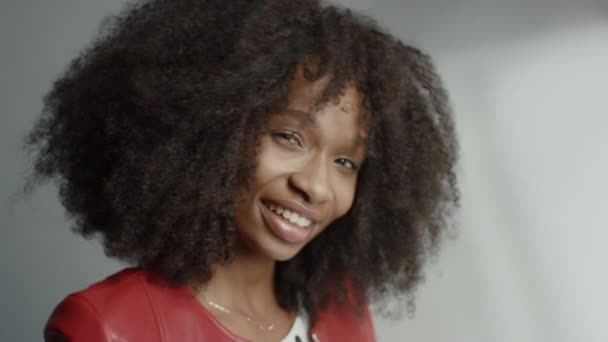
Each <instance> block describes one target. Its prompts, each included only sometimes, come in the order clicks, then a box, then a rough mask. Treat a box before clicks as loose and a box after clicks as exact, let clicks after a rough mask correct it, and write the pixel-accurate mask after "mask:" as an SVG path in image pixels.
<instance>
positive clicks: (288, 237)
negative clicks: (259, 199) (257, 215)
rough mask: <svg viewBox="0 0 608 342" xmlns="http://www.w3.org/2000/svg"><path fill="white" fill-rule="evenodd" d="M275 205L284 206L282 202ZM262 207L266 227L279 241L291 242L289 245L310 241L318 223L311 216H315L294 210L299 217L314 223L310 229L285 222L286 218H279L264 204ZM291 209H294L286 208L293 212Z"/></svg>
mask: <svg viewBox="0 0 608 342" xmlns="http://www.w3.org/2000/svg"><path fill="white" fill-rule="evenodd" d="M275 203H276V205H279V206H283V205H281V203H280V202H275ZM260 207H261V213H262V219H263V220H264V222H265V223H266V225H267V226H268V227H269V228H270V231H271V232H272V233H273V234H274V235H275V236H276V237H278V238H279V239H281V240H283V241H286V242H289V243H294V244H296V243H302V242H305V241H307V240H308V239H310V237H311V235H312V233H313V226H314V224H315V223H316V222H317V221H316V220H315V219H314V218H313V217H311V216H315V215H306V213H304V212H302V211H300V210H298V211H296V210H293V211H294V212H296V213H298V215H301V216H303V217H306V218H308V219H310V220H311V221H312V223H311V225H310V226H309V227H306V228H303V227H300V226H298V225H296V224H294V223H291V222H289V221H287V220H285V219H284V218H282V217H280V216H278V215H277V214H275V213H273V212H272V211H271V210H270V209H269V208H268V207H267V206H266V204H264V203H262V204H261V205H260ZM291 207H293V206H290V207H285V208H286V209H289V210H292V208H291Z"/></svg>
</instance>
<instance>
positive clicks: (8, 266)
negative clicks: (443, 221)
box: [0, 0, 608, 342]
mask: <svg viewBox="0 0 608 342" xmlns="http://www.w3.org/2000/svg"><path fill="white" fill-rule="evenodd" d="M336 2H340V3H342V4H344V5H347V6H351V7H353V8H355V9H359V10H362V11H364V12H365V13H367V14H369V15H371V16H373V17H375V18H377V19H378V20H379V21H380V22H381V23H383V24H384V25H385V26H387V27H388V28H389V29H390V30H391V31H392V32H393V33H395V34H396V35H398V36H399V37H401V38H402V39H403V40H404V41H405V42H406V43H411V44H414V45H417V46H420V47H422V48H423V49H425V50H427V51H428V52H430V53H431V55H433V56H434V58H435V60H436V64H437V67H438V69H439V71H440V73H441V74H442V75H443V77H444V79H445V83H446V86H447V88H448V90H449V91H450V93H451V95H452V103H453V107H454V110H455V113H456V120H457V125H458V131H459V135H460V140H461V147H462V162H461V165H460V170H461V175H462V176H461V180H462V187H463V189H462V192H463V208H462V211H461V214H460V217H459V236H458V238H457V239H456V240H450V241H447V242H446V243H445V244H444V249H443V250H442V252H441V253H440V254H439V256H438V257H437V260H436V262H435V263H434V264H433V265H431V266H430V268H429V271H428V276H427V281H426V282H425V283H424V284H422V285H421V287H420V289H419V291H418V301H417V312H416V316H415V317H414V318H413V319H407V318H406V317H404V318H403V319H401V320H398V321H392V320H390V319H386V318H382V317H377V318H376V330H377V335H378V339H379V341H381V342H383V341H387V342H388V341H425V342H426V341H428V342H440V341H441V342H443V341H450V342H457V341H463V342H465V341H466V342H477V341H479V342H486V341H492V342H503V341H504V342H512V341H517V342H537V341H551V342H575V341H576V342H606V341H608V328H606V323H605V320H606V319H607V318H608V294H607V293H606V291H607V290H606V289H608V267H607V266H606V262H607V261H608V248H606V246H607V245H608V215H607V213H608V200H607V198H606V197H607V194H608V180H607V179H606V176H607V175H608V135H607V131H608V99H607V98H608V1H605V0H604V1H600V0H595V1H591V0H578V1H565V0H553V1H552V0H529V1H523V0H519V1H516V0H513V1H500V2H498V1H482V0H426V1H422V0H418V1H404V0H403V1H399V0H393V1H390V0H376V1H366V0H351V1H347V0H343V1H336ZM123 3H124V1H122V0H104V1H95V0H54V1H43V0H21V1H19V0H8V1H7V0H3V1H2V2H0V47H1V48H0V49H1V50H2V51H1V53H0V68H1V69H0V75H1V78H0V132H1V133H0V146H1V147H0V153H2V155H1V156H0V157H1V160H2V161H3V162H2V167H1V168H0V196H1V197H0V224H1V229H0V275H1V277H2V278H1V281H0V308H1V310H0V341H39V340H41V329H42V326H43V324H44V322H45V320H46V318H47V317H48V315H49V313H50V311H51V309H52V308H53V306H54V305H55V304H56V303H57V302H58V301H59V300H61V298H63V296H65V295H66V294H67V293H69V292H72V291H74V290H77V289H79V288H82V287H84V286H86V285H87V284H89V283H91V282H92V281H94V280H97V279H99V278H101V277H103V276H105V275H107V274H109V273H111V272H114V271H115V270H117V269H119V268H120V267H121V265H120V264H119V263H117V262H114V261H111V260H108V259H106V258H105V257H104V256H103V251H102V249H101V247H99V245H98V244H97V243H96V242H94V241H85V240H82V239H81V238H79V237H77V236H75V235H73V234H71V233H70V231H69V229H68V224H67V223H66V221H65V217H64V214H63V209H62V208H61V206H60V205H59V203H58V201H57V197H56V195H55V190H54V189H53V188H52V186H47V187H43V188H42V189H41V190H40V191H38V192H37V193H35V194H34V195H33V196H32V197H31V198H26V199H19V198H15V197H13V196H11V195H12V194H13V193H15V192H16V191H18V189H19V187H20V186H21V185H22V177H23V175H24V174H25V173H26V171H27V167H28V166H27V165H28V164H27V159H26V156H25V154H24V153H23V151H22V150H21V149H20V139H21V137H22V136H23V135H24V134H25V133H26V132H27V130H28V129H29V127H30V126H31V124H32V122H33V121H34V119H35V118H36V116H37V115H38V113H39V111H40V108H41V96H42V94H44V93H45V92H46V91H47V90H48V88H49V87H50V83H51V81H52V80H53V79H54V78H55V77H56V76H57V74H58V73H59V72H60V71H61V70H63V68H64V67H65V65H66V63H67V62H68V60H69V59H70V58H71V57H72V56H74V55H75V54H76V53H77V52H78V51H79V50H80V49H81V47H82V46H83V45H84V44H86V43H87V42H88V41H89V40H90V39H91V37H92V36H93V35H94V33H95V31H96V28H97V26H98V23H99V21H100V20H101V19H102V18H103V17H104V16H105V15H106V14H108V13H111V12H116V11H117V10H118V9H120V7H121V6H122V4H123Z"/></svg>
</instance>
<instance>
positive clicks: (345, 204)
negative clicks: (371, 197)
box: [335, 181, 356, 219]
mask: <svg viewBox="0 0 608 342" xmlns="http://www.w3.org/2000/svg"><path fill="white" fill-rule="evenodd" d="M355 187H356V181H355V182H342V183H340V184H339V185H338V186H337V187H336V192H335V194H336V197H335V198H336V207H335V216H336V217H335V218H336V219H337V218H339V217H342V216H344V214H346V213H347V212H348V210H349V209H350V208H351V206H352V204H353V202H354V199H355Z"/></svg>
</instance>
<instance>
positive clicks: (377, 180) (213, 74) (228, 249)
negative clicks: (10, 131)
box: [26, 0, 459, 340]
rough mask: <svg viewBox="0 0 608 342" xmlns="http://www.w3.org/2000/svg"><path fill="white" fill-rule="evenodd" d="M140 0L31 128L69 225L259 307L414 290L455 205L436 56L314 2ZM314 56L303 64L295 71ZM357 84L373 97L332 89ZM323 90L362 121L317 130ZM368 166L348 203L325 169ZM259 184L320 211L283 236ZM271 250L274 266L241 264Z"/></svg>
mask: <svg viewBox="0 0 608 342" xmlns="http://www.w3.org/2000/svg"><path fill="white" fill-rule="evenodd" d="M137 3H138V5H134V6H128V7H127V8H126V9H125V10H124V11H123V12H122V13H121V14H119V15H117V16H115V17H113V18H112V20H109V21H108V23H109V24H108V25H109V26H107V28H105V29H104V32H103V34H101V35H100V36H99V37H97V38H96V39H95V40H94V41H93V42H92V43H91V45H90V46H89V47H88V48H87V49H85V50H84V51H82V52H81V53H80V54H78V56H77V57H76V58H74V59H73V60H72V61H71V63H70V64H69V66H68V67H67V68H66V70H65V72H64V73H63V74H62V75H61V76H59V77H58V78H57V79H56V80H55V82H54V83H53V86H52V88H51V89H50V91H49V92H48V93H47V94H46V96H45V99H44V108H43V113H42V115H41V117H40V119H39V120H38V121H37V122H36V124H35V126H34V128H33V129H32V131H31V132H30V133H29V134H28V137H27V139H26V147H27V149H28V151H29V152H30V153H32V157H33V169H32V173H31V175H30V176H29V178H28V181H27V186H26V189H28V191H30V190H32V189H34V188H35V187H36V186H37V185H38V184H42V183H44V182H48V181H52V182H53V183H54V184H56V185H57V187H58V190H59V199H60V200H61V203H62V204H63V206H64V207H65V209H66V213H67V214H68V216H69V217H70V221H71V224H72V228H73V230H74V231H75V232H76V233H78V234H80V235H82V236H84V237H87V238H91V237H98V238H99V239H100V242H101V243H102V245H103V248H104V251H105V253H106V255H107V256H108V257H112V258H116V259H119V260H122V261H124V262H126V263H128V264H131V265H134V266H138V267H141V268H142V269H144V270H147V271H152V272H155V273H157V274H158V275H159V276H160V277H162V279H164V280H166V282H167V284H168V285H172V286H182V285H189V286H190V287H192V288H193V289H195V290H194V292H196V293H198V290H199V289H202V290H203V291H211V290H213V289H220V290H224V289H226V291H225V292H226V293H228V294H230V295H234V296H239V297H238V298H232V297H229V296H228V295H226V296H223V295H222V294H221V293H220V291H217V292H218V293H217V294H216V293H213V295H215V296H217V298H210V300H215V301H216V302H218V303H220V304H222V305H225V306H226V307H230V306H231V305H234V307H230V308H231V309H234V310H237V311H238V310H240V311H243V312H244V313H248V314H251V315H252V316H254V315H255V316H256V317H255V318H256V319H259V320H260V321H261V323H265V322H268V320H275V321H276V322H277V324H279V325H280V324H282V326H288V325H289V324H284V323H281V322H280V321H281V315H282V314H283V315H284V316H283V317H288V318H289V319H285V321H287V322H291V318H290V317H291V316H289V315H288V313H290V312H295V311H296V310H299V309H301V308H304V309H305V311H306V313H307V314H308V315H309V317H310V319H311V322H313V324H314V322H316V320H318V319H320V315H319V313H320V312H322V311H323V310H325V309H326V308H327V307H328V306H330V305H331V306H334V305H338V306H341V307H342V308H343V309H345V310H350V311H351V312H353V313H361V312H362V310H361V309H363V308H365V306H367V305H368V303H369V302H374V303H378V304H380V303H382V302H383V301H385V300H391V301H392V300H394V299H399V298H411V299H408V302H407V303H404V304H408V305H411V304H413V298H414V296H413V295H414V291H415V289H416V285H417V284H419V282H420V280H422V279H423V266H424V265H425V263H426V260H427V257H428V256H429V255H431V254H433V253H435V252H436V251H437V250H438V247H439V245H440V242H441V241H442V237H443V236H444V233H445V231H446V228H447V223H448V222H449V221H450V216H451V214H452V213H453V211H454V210H455V209H456V208H457V207H458V203H459V191H458V187H457V177H456V173H455V171H454V167H455V164H456V161H457V157H458V153H457V152H458V144H457V141H456V135H455V126H454V122H453V119H452V114H451V110H450V106H449V103H448V98H447V93H446V91H445V90H444V89H443V87H442V83H441V80H440V78H439V76H438V75H437V73H436V71H435V68H434V67H433V64H432V61H431V59H430V57H429V56H428V55H426V54H425V53H424V52H422V51H420V50H418V49H416V48H415V47H412V46H408V45H404V44H403V43H402V42H400V41H399V40H398V39H397V38H395V37H393V36H391V35H390V34H389V33H388V32H385V30H384V29H382V28H381V27H380V26H379V25H377V23H375V22H374V21H373V20H371V19H369V18H365V17H363V16H361V15H359V14H357V13H354V12H352V11H349V10H346V9H342V8H337V7H334V6H331V5H329V4H324V3H322V2H320V1H316V0H306V1H283V0H256V1H251V0H231V1H225V0H206V1H200V0H147V1H141V2H140V1H138V2H137ZM302 64H304V65H306V66H307V69H306V70H307V71H308V72H306V73H304V74H305V78H306V81H305V80H304V79H302V78H301V77H299V76H300V75H299V74H298V77H296V78H293V76H294V72H296V70H301V69H298V66H300V65H302ZM299 72H300V71H299ZM298 83H301V84H300V86H298ZM313 85H314V86H313ZM315 87H316V88H315ZM290 88H291V91H289V90H290ZM295 89H300V91H295ZM354 89H356V90H358V91H353V90H354ZM319 93H322V94H321V95H320V96H319ZM351 93H352V94H351ZM353 94H357V95H358V96H354V95H353ZM287 95H289V98H287ZM343 95H346V96H351V95H353V96H354V97H359V98H357V100H354V101H352V103H343V106H336V105H335V104H334V103H335V102H334V101H335V100H339V99H340V97H341V96H343ZM361 98H363V100H362V101H361ZM317 100H318V101H317ZM313 102H314V103H315V105H314V106H312V105H311V104H312V103H313ZM359 104H362V107H363V109H364V110H360V108H358V106H359ZM328 108H334V109H335V110H332V113H331V114H332V115H331V116H334V117H335V118H343V117H350V118H353V119H354V117H355V116H356V117H357V120H353V122H357V126H356V127H357V129H350V130H348V129H345V126H347V125H345V124H344V123H340V124H338V125H335V126H339V127H338V128H339V129H338V130H335V129H332V130H328V131H325V130H324V129H320V130H319V128H322V127H325V126H323V125H324V124H325V123H324V122H323V120H325V116H326V115H325V114H323V113H322V112H327V111H328ZM303 112H307V113H309V115H307V114H303ZM353 113H357V114H356V115H351V114H353ZM342 114H344V116H341V115H342ZM310 116H313V117H314V118H316V119H315V120H309V119H310ZM307 117H308V118H307ZM306 122H308V123H315V122H316V125H315V124H312V125H308V124H306ZM319 124H320V126H318V125H319ZM311 128H314V129H311ZM287 130H289V131H297V132H298V133H299V135H296V134H292V133H289V134H286V132H285V131H287ZM319 132H320V133H321V134H317V133H319ZM327 132H331V134H328V133H327ZM354 132H358V133H359V134H355V133H354ZM312 133H315V134H312ZM319 137H320V138H319ZM338 137H339V138H340V139H342V138H343V139H344V141H343V142H341V143H340V144H334V142H335V141H334V140H331V139H327V138H332V139H333V138H338ZM292 143H293V144H292ZM327 146H332V148H331V149H327V148H324V147H327ZM355 146H357V147H356V148H355ZM363 146H364V148H361V149H359V147H363ZM269 147H271V148H269ZM292 147H293V148H292ZM320 147H322V148H320ZM273 151H274V152H273ZM265 152H273V153H265ZM279 155H280V156H281V158H278V156H279ZM262 156H275V158H276V159H277V160H278V162H274V161H273V162H271V163H270V164H268V163H267V162H266V159H264V160H262V159H260V158H261V157H262ZM256 157H258V159H256ZM363 158H365V162H364V163H363ZM351 159H352V161H354V162H355V163H357V162H358V163H360V165H359V166H360V167H359V168H358V170H357V172H356V173H355V177H352V174H351V173H349V172H350V171H349V170H350V169H349V166H350V165H351V164H350V163H349V162H348V161H347V160H351ZM268 160H271V161H272V160H273V159H268ZM258 164H259V165H258ZM267 165H271V166H276V167H279V166H283V167H284V168H281V169H275V170H270V171H271V172H270V173H266V171H268V170H269V169H265V167H266V166H267ZM321 166H323V167H324V168H323V169H322V168H321ZM330 166H331V167H330ZM335 167H337V168H335ZM263 170H266V171H264V172H262V171H263ZM298 171H299V172H298ZM330 171H331V172H330ZM256 173H259V175H256ZM260 175H262V176H264V175H266V176H268V175H274V176H273V177H270V178H266V176H264V177H258V176H260ZM256 177H257V178H258V179H256ZM355 179H356V196H354V200H353V201H352V203H351V204H348V203H349V201H348V200H340V201H336V199H335V198H334V199H333V200H318V198H319V197H321V198H323V197H324V196H327V192H326V191H324V190H323V187H318V184H321V185H323V184H331V185H332V186H334V189H338V188H339V189H350V190H349V191H343V190H340V191H337V192H336V193H339V194H345V193H351V192H352V191H354V188H355V185H354V183H355ZM260 180H262V181H260ZM311 180H315V181H316V182H317V183H311ZM336 186H337V188H336ZM306 189H308V190H309V191H306ZM311 189H312V192H311V191H310V190H311ZM324 192H325V194H324ZM330 195H331V193H330ZM330 197H331V196H330ZM315 198H317V199H316V200H315ZM263 200H280V201H288V203H291V204H292V205H296V206H298V208H300V209H301V208H302V206H305V207H307V208H309V209H310V210H309V213H308V214H309V215H312V216H316V220H315V221H316V222H315V224H314V225H313V227H312V228H311V229H308V230H306V229H299V228H294V229H292V230H291V231H290V230H289V229H291V228H289V229H288V230H287V231H283V233H285V232H288V233H289V234H287V235H288V236H287V237H288V238H287V240H288V241H287V242H285V241H282V240H286V239H285V237H286V236H285V235H284V234H283V235H281V234H279V235H280V236H281V237H280V238H277V237H275V235H276V234H275V233H276V232H275V231H274V229H276V228H277V225H270V227H272V228H273V230H267V229H265V227H266V225H265V224H267V223H268V222H267V220H268V219H269V218H270V221H269V222H271V223H272V222H274V223H277V222H278V221H277V220H278V218H276V217H275V216H273V215H274V214H273V213H272V210H273V209H272V208H269V209H268V210H265V207H264V206H263V205H262V204H263ZM338 202H339V203H340V205H339V206H338V205H336V203H338ZM328 203H334V204H332V205H331V206H330V205H327V204H328ZM349 205H350V210H348V212H346V214H344V215H343V216H342V217H341V218H339V219H338V216H339V214H341V213H342V211H343V209H344V208H347V207H348V206H349ZM275 209H276V208H275ZM277 210H278V209H277ZM311 213H312V214H311ZM281 215H282V214H281ZM288 216H289V215H288ZM272 218H276V219H275V220H274V221H273V220H272ZM261 219H263V221H262V220H261ZM289 219H290V220H291V219H292V218H291V217H289ZM332 220H333V221H332ZM296 221H297V222H298V223H299V224H303V225H306V224H309V223H307V222H306V220H304V219H303V218H302V217H299V218H297V217H296ZM330 222H331V224H330ZM286 225H287V226H289V224H286ZM278 227H283V225H280V224H279V225H278ZM283 228H284V227H283ZM302 231H304V232H307V233H306V234H300V233H301V232H302ZM299 232H300V233H299ZM254 256H256V257H254ZM257 256H261V257H264V258H262V260H266V261H265V262H260V263H259V265H266V266H265V267H260V268H259V269H258V268H257V267H254V266H253V264H243V263H242V261H247V262H251V263H254V264H255V265H258V263H257V260H258V258H257ZM269 260H270V261H269ZM222 265H223V266H222ZM226 265H231V266H230V267H229V266H226ZM243 265H246V266H243ZM233 269H235V270H237V271H233ZM250 270H254V271H253V275H251V276H249V273H248V272H249V271H250ZM223 274H226V276H222V275H223ZM234 274H236V276H234ZM228 275H232V276H230V277H229V276H228ZM270 275H273V276H274V279H273V281H271V278H272V277H271V276H270ZM233 276H234V277H233ZM227 282H234V283H235V284H233V285H230V284H228V285H226V283H227ZM216 283H219V286H218V285H216ZM272 286H274V297H273V294H272V293H271V291H270V289H271V288H272ZM205 289H207V290H205ZM247 289H249V290H247ZM211 294H212V293H211V292H209V295H210V296H211ZM254 294H255V295H254ZM406 295H407V296H406ZM233 299H234V300H233ZM277 303H278V304H280V305H277ZM279 307H281V308H283V309H279ZM411 308H412V307H410V309H411ZM214 314H216V315H217V316H218V317H219V316H221V314H220V313H219V312H217V311H214ZM237 324H244V323H243V322H241V323H237ZM226 326H230V323H226ZM250 328H251V327H248V328H246V329H250ZM232 329H233V330H234V331H237V330H238V329H237V328H236V327H234V328H232ZM279 330H280V329H279V328H277V331H279ZM283 330H285V329H283ZM255 333H256V334H257V333H258V332H255ZM277 334H278V333H277ZM243 335H244V336H247V331H245V332H243ZM253 339H255V336H254V337H253ZM258 340H259V338H258ZM264 340H272V339H270V337H264Z"/></svg>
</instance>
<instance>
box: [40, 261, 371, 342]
mask: <svg viewBox="0 0 608 342" xmlns="http://www.w3.org/2000/svg"><path fill="white" fill-rule="evenodd" d="M44 335H45V339H46V340H47V341H65V340H67V341H72V342H85V341H86V342H110V341H111V342H127V341H128V342H140V341H141V342H144V341H145V342H160V341H162V342H174V341H175V342H195V341H196V342H208V341H209V342H245V340H244V339H242V338H239V337H238V336H236V335H234V334H232V333H231V332H230V331H228V330H227V329H226V328H224V327H223V326H222V325H221V324H220V323H219V322H218V321H217V320H216V319H215V318H214V317H213V316H212V315H211V314H210V313H209V312H208V311H207V310H206V309H205V308H204V307H203V306H202V305H200V304H199V302H198V301H197V300H196V298H195V297H194V296H193V295H192V292H191V291H190V290H189V289H188V287H186V286H182V287H177V288H175V287H169V286H167V285H165V284H163V283H162V282H158V281H155V280H154V278H153V277H152V276H151V274H150V273H149V272H146V271H143V270H139V269H126V270H123V271H121V272H119V273H117V274H114V275H112V276H110V277H108V278H107V279H105V280H103V281H100V282H98V283H96V284H93V285H92V286H90V287H88V288H87V289H84V290H82V291H79V292H76V293H73V294H71V295H69V296H68V297H67V298H65V299H64V300H63V301H62V302H61V303H60V304H59V305H58V306H57V307H56V308H55V310H54V311H53V313H52V315H51V317H50V318H49V321H48V322H47V325H46V327H45V329H44ZM309 337H310V340H311V341H318V342H328V341H336V342H342V341H349V342H357V341H361V342H363V341H366V342H367V341H375V337H374V330H373V325H372V320H371V316H370V313H369V309H366V310H365V312H364V315H363V316H362V317H358V316H356V315H355V314H354V313H353V312H351V310H348V308H347V307H343V308H338V307H337V306H332V305H330V306H329V307H328V308H327V309H326V310H324V311H323V312H321V313H320V314H319V319H318V320H317V321H316V322H315V323H314V324H313V326H312V327H311V329H310V336H309Z"/></svg>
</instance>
